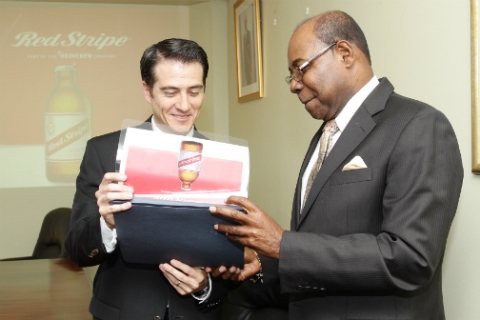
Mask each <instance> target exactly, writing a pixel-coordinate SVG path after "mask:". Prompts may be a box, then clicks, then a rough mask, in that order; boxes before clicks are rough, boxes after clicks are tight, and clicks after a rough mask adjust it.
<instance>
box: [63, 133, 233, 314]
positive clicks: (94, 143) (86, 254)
mask: <svg viewBox="0 0 480 320" xmlns="http://www.w3.org/2000/svg"><path fill="white" fill-rule="evenodd" d="M119 136H120V132H119V131H117V132H113V133H109V134H106V135H103V136H99V137H96V138H93V139H91V140H90V141H88V143H87V148H86V151H85V155H84V158H83V161H82V164H81V167H80V174H79V175H78V178H77V190H76V193H75V198H74V202H73V208H72V218H71V225H70V232H69V234H68V237H67V240H66V246H67V250H68V253H69V255H70V257H71V259H72V260H73V261H75V263H76V264H78V265H79V266H93V265H98V264H100V266H99V268H98V271H97V273H96V276H95V280H94V288H93V298H92V300H91V303H90V312H91V313H92V314H93V316H94V317H95V318H98V319H102V320H103V319H104V320H113V319H128V320H131V319H135V320H137V319H138V320H140V319H148V320H152V319H163V316H164V314H165V308H166V306H167V302H168V303H169V313H170V319H184V320H186V319H195V320H197V319H219V318H220V310H219V308H218V306H217V305H218V304H219V302H220V301H219V300H220V299H221V297H223V296H224V294H225V293H226V287H225V282H223V281H221V280H219V279H215V278H212V282H213V289H212V293H211V295H210V298H209V299H208V300H207V301H205V302H203V303H201V304H199V303H198V301H197V300H195V299H194V298H192V297H191V296H190V295H188V296H181V295H179V294H178V293H177V292H176V291H175V289H174V288H172V286H171V285H170V284H169V283H168V281H167V280H166V279H165V277H164V276H163V274H162V272H161V271H160V270H159V268H158V265H144V264H132V263H127V262H125V261H124V260H123V257H122V252H121V250H120V247H118V246H117V247H116V249H115V250H114V251H113V252H112V253H110V254H108V253H107V252H106V251H105V248H104V245H103V241H102V235H101V231H100V230H101V229H100V214H99V212H98V210H99V209H98V206H97V199H96V198H95V191H97V190H98V186H99V184H100V182H101V181H102V179H103V176H104V174H105V173H106V172H114V171H115V158H116V153H117V147H118V140H119ZM194 136H195V137H202V136H201V135H200V134H199V133H198V132H197V131H195V133H194ZM154 317H159V318H154ZM177 317H178V318H177Z"/></svg>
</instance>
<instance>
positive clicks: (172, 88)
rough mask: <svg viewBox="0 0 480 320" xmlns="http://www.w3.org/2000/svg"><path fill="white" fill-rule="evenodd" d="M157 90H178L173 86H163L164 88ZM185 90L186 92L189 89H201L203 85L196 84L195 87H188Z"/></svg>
mask: <svg viewBox="0 0 480 320" xmlns="http://www.w3.org/2000/svg"><path fill="white" fill-rule="evenodd" d="M159 89H160V90H162V91H165V90H178V89H179V88H178V87H174V86H165V87H160V88H159ZM187 89H188V90H190V89H203V85H202V84H197V85H194V86H191V87H188V88H187Z"/></svg>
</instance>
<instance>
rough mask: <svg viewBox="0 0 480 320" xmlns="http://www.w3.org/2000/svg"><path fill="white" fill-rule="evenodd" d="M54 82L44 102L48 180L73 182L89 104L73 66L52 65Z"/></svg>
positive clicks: (85, 135)
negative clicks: (54, 66) (77, 83)
mask: <svg viewBox="0 0 480 320" xmlns="http://www.w3.org/2000/svg"><path fill="white" fill-rule="evenodd" d="M55 75H56V80H57V84H56V86H55V88H54V89H53V90H52V91H51V92H50V95H49V96H48V98H47V100H46V102H45V162H46V173H47V179H48V180H50V181H52V182H73V181H75V178H76V177H77V175H78V172H79V170H80V162H81V160H82V157H83V153H84V151H85V146H86V143H87V140H88V139H89V138H90V103H89V101H88V98H87V96H86V95H85V94H84V93H83V92H82V90H80V88H78V87H77V85H76V71H75V67H73V66H58V67H56V68H55Z"/></svg>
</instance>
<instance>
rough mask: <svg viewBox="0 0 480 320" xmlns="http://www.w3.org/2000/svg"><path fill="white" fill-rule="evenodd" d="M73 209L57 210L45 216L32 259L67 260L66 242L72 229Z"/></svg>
mask: <svg viewBox="0 0 480 320" xmlns="http://www.w3.org/2000/svg"><path fill="white" fill-rule="evenodd" d="M71 213H72V209H70V208H57V209H54V210H52V211H50V212H49V213H47V215H46V216H45V218H44V219H43V223H42V227H41V229H40V233H39V235H38V239H37V243H36V244H35V248H34V249H33V254H32V259H55V258H67V257H68V254H67V250H66V249H65V240H66V238H67V234H68V230H69V228H70V215H71Z"/></svg>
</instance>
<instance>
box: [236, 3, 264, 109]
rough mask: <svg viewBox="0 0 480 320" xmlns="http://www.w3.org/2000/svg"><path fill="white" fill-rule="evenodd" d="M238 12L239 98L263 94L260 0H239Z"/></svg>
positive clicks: (259, 96) (243, 100) (251, 97)
mask: <svg viewBox="0 0 480 320" xmlns="http://www.w3.org/2000/svg"><path fill="white" fill-rule="evenodd" d="M234 12H235V47H236V53H237V92H238V101H239V102H245V101H249V100H252V99H257V98H261V97H263V72H262V41H261V32H260V31H261V27H260V0H238V1H237V2H236V3H235V5H234Z"/></svg>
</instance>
